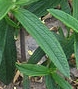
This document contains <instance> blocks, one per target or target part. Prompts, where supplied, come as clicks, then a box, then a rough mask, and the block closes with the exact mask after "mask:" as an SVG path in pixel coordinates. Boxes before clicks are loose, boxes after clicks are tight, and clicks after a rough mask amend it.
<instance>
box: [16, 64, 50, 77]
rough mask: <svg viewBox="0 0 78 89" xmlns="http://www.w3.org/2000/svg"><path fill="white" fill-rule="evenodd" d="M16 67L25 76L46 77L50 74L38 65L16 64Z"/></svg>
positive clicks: (45, 68) (46, 69)
mask: <svg viewBox="0 0 78 89" xmlns="http://www.w3.org/2000/svg"><path fill="white" fill-rule="evenodd" d="M16 67H17V68H18V69H19V70H20V71H21V72H22V73H23V74H25V75H29V76H44V75H48V74H49V73H50V70H49V69H48V68H47V67H45V66H42V65H36V64H25V63H23V64H16Z"/></svg>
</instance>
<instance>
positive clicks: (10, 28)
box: [0, 0, 78, 89]
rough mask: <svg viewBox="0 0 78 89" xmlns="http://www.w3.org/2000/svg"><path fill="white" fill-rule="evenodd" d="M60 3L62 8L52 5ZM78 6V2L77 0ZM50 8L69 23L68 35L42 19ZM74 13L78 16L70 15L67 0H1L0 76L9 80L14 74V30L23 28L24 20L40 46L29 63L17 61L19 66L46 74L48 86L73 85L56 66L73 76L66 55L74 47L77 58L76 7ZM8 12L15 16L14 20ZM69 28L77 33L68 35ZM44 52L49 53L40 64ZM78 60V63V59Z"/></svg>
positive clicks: (31, 72) (57, 88)
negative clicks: (45, 59)
mask: <svg viewBox="0 0 78 89" xmlns="http://www.w3.org/2000/svg"><path fill="white" fill-rule="evenodd" d="M75 1H76V0H75ZM74 3H75V2H74ZM58 5H60V6H61V10H57V9H53V8H56V7H57V6H58ZM75 6H77V5H75V4H74V7H75ZM50 8H51V9H50ZM48 12H49V13H50V14H52V15H53V16H54V17H55V18H57V19H59V20H60V21H62V22H63V23H64V24H65V25H66V26H67V28H68V29H67V32H68V34H67V36H66V37H65V36H64V34H63V31H62V29H61V28H60V29H59V34H56V33H54V32H51V31H50V30H49V29H48V28H47V27H46V26H45V25H44V24H43V23H42V22H41V21H40V20H39V17H41V16H44V15H46V14H47V13H48ZM73 13H74V17H75V18H74V17H73V16H71V10H70V7H69V4H68V0H0V39H1V42H0V80H1V81H2V82H4V83H5V84H9V83H10V82H11V81H12V79H13V77H14V74H15V69H16V68H15V62H16V59H17V57H16V47H15V41H14V32H15V29H20V28H21V26H20V24H21V25H22V26H23V27H24V28H25V30H26V31H27V32H28V33H29V34H30V35H31V36H32V37H33V38H34V39H35V40H36V42H37V43H38V45H39V47H38V48H37V49H36V50H35V52H34V53H33V55H32V56H31V57H30V58H29V61H28V62H27V63H21V64H18V63H17V64H16V67H17V68H18V69H19V70H20V71H21V72H22V73H23V74H24V75H28V76H45V83H46V86H47V89H72V87H71V85H70V84H69V83H68V82H67V81H65V80H64V79H63V78H62V77H61V76H60V75H59V74H58V73H57V70H59V71H60V72H61V73H62V74H63V75H64V76H65V77H70V70H69V64H68V61H67V59H69V57H70V56H71V54H72V53H73V52H74V49H75V55H76V59H78V55H77V51H78V50H77V44H78V42H77V41H78V39H77V37H78V36H77V32H78V25H77V24H78V20H77V10H75V8H74V12H73ZM75 13H76V14H75ZM9 14H12V15H13V17H15V18H14V20H12V19H11V16H10V15H9ZM19 23H20V24H19ZM70 28H72V29H73V31H74V32H73V33H75V34H72V35H69V32H70ZM44 55H47V56H48V59H47V61H45V62H44V63H43V64H42V65H37V63H38V62H39V61H40V59H41V58H42V57H43V56H44ZM76 63H77V66H78V60H76ZM3 76H4V77H3Z"/></svg>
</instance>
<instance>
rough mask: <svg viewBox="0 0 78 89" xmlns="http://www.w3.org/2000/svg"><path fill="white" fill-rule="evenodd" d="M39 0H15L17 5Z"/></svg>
mask: <svg viewBox="0 0 78 89" xmlns="http://www.w3.org/2000/svg"><path fill="white" fill-rule="evenodd" d="M37 1H39V0H17V2H16V4H18V5H28V4H31V3H33V2H37Z"/></svg>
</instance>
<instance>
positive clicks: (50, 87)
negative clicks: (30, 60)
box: [45, 75, 62, 89]
mask: <svg viewBox="0 0 78 89" xmlns="http://www.w3.org/2000/svg"><path fill="white" fill-rule="evenodd" d="M45 83H46V87H47V89H62V88H60V86H58V85H57V84H56V82H55V80H54V79H53V78H52V76H51V75H46V76H45Z"/></svg>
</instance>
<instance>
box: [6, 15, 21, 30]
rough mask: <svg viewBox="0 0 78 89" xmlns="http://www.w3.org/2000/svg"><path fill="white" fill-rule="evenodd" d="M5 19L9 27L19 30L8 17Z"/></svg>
mask: <svg viewBox="0 0 78 89" xmlns="http://www.w3.org/2000/svg"><path fill="white" fill-rule="evenodd" d="M5 19H6V22H7V23H8V24H9V25H11V26H12V27H14V28H16V29H19V26H18V25H17V24H16V23H15V22H14V21H12V20H11V19H10V18H9V17H8V16H5Z"/></svg>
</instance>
